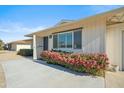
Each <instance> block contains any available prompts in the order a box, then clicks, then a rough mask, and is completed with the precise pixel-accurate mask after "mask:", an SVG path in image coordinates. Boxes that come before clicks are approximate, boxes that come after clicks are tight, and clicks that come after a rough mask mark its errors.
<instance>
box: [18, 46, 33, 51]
mask: <svg viewBox="0 0 124 93" xmlns="http://www.w3.org/2000/svg"><path fill="white" fill-rule="evenodd" d="M20 49H31V45H17V46H16V51H19V50H20Z"/></svg>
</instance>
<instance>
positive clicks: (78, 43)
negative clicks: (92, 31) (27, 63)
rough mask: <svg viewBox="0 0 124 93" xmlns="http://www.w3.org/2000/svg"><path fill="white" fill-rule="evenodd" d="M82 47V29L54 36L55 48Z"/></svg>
mask: <svg viewBox="0 0 124 93" xmlns="http://www.w3.org/2000/svg"><path fill="white" fill-rule="evenodd" d="M81 47H82V29H78V30H74V31H73V30H72V31H70V32H63V33H57V34H54V35H53V48H60V49H61V48H74V49H81Z"/></svg>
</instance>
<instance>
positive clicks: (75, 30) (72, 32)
mask: <svg viewBox="0 0 124 93" xmlns="http://www.w3.org/2000/svg"><path fill="white" fill-rule="evenodd" d="M78 31H81V48H74V32H78ZM65 33H71V34H72V47H71V48H67V38H66V44H65V46H66V47H65V48H60V47H59V35H60V34H65ZM53 35H57V48H54V47H53V49H58V50H61V49H63V50H66V49H70V50H72V49H74V50H81V49H82V28H79V29H74V30H68V31H67V32H65V31H64V32H59V33H55V34H53ZM53 46H54V45H53Z"/></svg>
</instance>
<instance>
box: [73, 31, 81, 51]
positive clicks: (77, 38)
mask: <svg viewBox="0 0 124 93" xmlns="http://www.w3.org/2000/svg"><path fill="white" fill-rule="evenodd" d="M81 47H82V31H81V30H78V31H74V49H81Z"/></svg>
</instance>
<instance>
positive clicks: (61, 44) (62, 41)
mask: <svg viewBox="0 0 124 93" xmlns="http://www.w3.org/2000/svg"><path fill="white" fill-rule="evenodd" d="M65 47H66V34H65V33H61V34H59V48H65Z"/></svg>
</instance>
